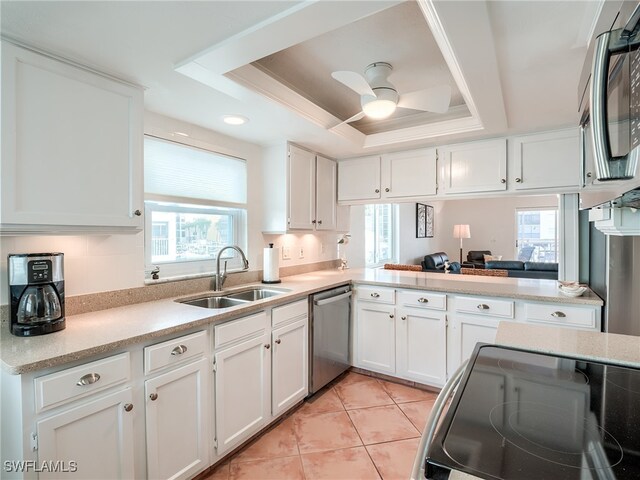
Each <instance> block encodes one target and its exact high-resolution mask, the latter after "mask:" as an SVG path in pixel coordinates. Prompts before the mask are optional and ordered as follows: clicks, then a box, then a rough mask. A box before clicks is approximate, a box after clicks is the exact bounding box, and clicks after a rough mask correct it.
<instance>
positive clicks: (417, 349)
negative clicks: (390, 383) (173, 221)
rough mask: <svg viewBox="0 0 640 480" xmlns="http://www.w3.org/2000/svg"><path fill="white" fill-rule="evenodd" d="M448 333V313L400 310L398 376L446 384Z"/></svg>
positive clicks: (431, 383)
mask: <svg viewBox="0 0 640 480" xmlns="http://www.w3.org/2000/svg"><path fill="white" fill-rule="evenodd" d="M446 332H447V329H446V316H445V314H444V312H433V311H428V310H417V309H409V308H403V309H398V318H397V319H396V359H397V362H398V365H397V372H398V376H399V377H402V378H406V379H410V380H415V381H416V382H421V383H426V384H429V385H444V383H445V381H446V375H447V352H446V343H447V333H446Z"/></svg>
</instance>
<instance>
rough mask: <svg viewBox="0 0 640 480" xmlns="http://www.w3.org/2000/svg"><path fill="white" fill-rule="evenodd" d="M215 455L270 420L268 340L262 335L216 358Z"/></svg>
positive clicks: (269, 352)
mask: <svg viewBox="0 0 640 480" xmlns="http://www.w3.org/2000/svg"><path fill="white" fill-rule="evenodd" d="M215 364H216V367H215V368H216V370H215V399H216V405H215V412H216V413H215V418H216V440H217V444H218V447H217V448H218V454H219V455H220V454H223V453H226V452H227V451H229V450H230V449H232V448H233V447H235V446H237V445H238V444H239V443H241V442H242V441H243V440H246V439H247V438H249V436H251V435H252V434H253V433H255V432H257V431H258V430H260V428H262V426H263V425H265V423H266V422H267V419H268V418H269V416H270V412H271V408H270V405H269V404H270V400H271V392H270V390H271V338H269V335H261V336H260V337H257V338H254V339H252V340H247V341H246V342H243V343H241V344H239V345H236V346H234V347H230V348H227V349H225V350H222V351H220V352H218V353H216V354H215Z"/></svg>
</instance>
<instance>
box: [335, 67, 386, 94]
mask: <svg viewBox="0 0 640 480" xmlns="http://www.w3.org/2000/svg"><path fill="white" fill-rule="evenodd" d="M331 76H332V77H333V78H334V79H335V80H337V81H339V82H340V83H342V84H343V85H345V86H347V87H349V88H350V89H351V90H353V91H354V92H356V93H358V94H360V95H372V96H374V97H375V96H376V94H375V93H374V92H373V90H372V89H371V86H370V85H369V83H367V80H366V79H365V78H364V77H363V76H362V75H360V74H359V73H356V72H349V71H345V70H340V71H338V72H333V73H332V74H331Z"/></svg>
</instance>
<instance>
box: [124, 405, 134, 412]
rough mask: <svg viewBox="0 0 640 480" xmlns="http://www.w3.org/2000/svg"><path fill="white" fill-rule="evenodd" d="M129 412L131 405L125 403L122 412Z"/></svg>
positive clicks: (131, 408)
mask: <svg viewBox="0 0 640 480" xmlns="http://www.w3.org/2000/svg"><path fill="white" fill-rule="evenodd" d="M131 410H133V403H125V404H124V411H125V412H130V411H131Z"/></svg>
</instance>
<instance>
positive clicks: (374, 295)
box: [371, 292, 380, 298]
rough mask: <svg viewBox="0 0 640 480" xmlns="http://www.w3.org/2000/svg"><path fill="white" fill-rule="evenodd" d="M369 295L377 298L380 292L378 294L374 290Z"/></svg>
mask: <svg viewBox="0 0 640 480" xmlns="http://www.w3.org/2000/svg"><path fill="white" fill-rule="evenodd" d="M371 296H372V297H373V298H379V297H380V294H379V293H376V292H373V293H372V294H371Z"/></svg>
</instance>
